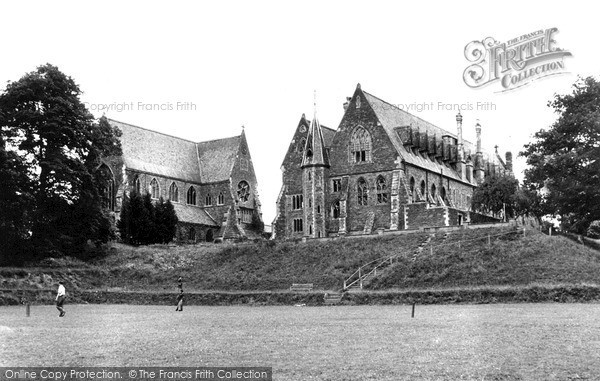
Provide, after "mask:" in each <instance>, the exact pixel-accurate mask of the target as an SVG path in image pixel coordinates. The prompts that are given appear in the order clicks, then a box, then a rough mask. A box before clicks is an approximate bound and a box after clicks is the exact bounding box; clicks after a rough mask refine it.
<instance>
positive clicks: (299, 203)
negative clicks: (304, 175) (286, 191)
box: [292, 194, 304, 210]
mask: <svg viewBox="0 0 600 381" xmlns="http://www.w3.org/2000/svg"><path fill="white" fill-rule="evenodd" d="M302 198H303V196H302V195H301V194H297V195H294V196H292V209H293V210H298V209H302V207H303V206H304V201H303V200H302Z"/></svg>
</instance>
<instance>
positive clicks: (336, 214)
mask: <svg viewBox="0 0 600 381" xmlns="http://www.w3.org/2000/svg"><path fill="white" fill-rule="evenodd" d="M331 215H332V217H333V218H340V200H336V201H335V202H334V203H333V205H331Z"/></svg>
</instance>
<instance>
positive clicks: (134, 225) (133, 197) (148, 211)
mask: <svg viewBox="0 0 600 381" xmlns="http://www.w3.org/2000/svg"><path fill="white" fill-rule="evenodd" d="M177 222H178V218H177V214H176V213H175V208H174V207H173V204H171V202H170V201H167V202H165V201H164V200H163V199H162V197H161V198H160V199H159V200H158V203H157V204H156V205H154V204H153V202H152V199H151V198H150V194H148V193H146V194H145V195H144V196H140V195H139V194H138V193H137V192H135V191H131V192H130V193H129V196H126V197H124V198H123V204H122V206H121V215H120V219H119V222H118V223H117V227H118V228H119V232H120V234H121V239H122V240H123V242H126V243H129V244H133V245H148V244H153V243H169V242H171V241H172V240H173V237H174V236H175V231H176V227H177Z"/></svg>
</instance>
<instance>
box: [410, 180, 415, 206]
mask: <svg viewBox="0 0 600 381" xmlns="http://www.w3.org/2000/svg"><path fill="white" fill-rule="evenodd" d="M410 197H411V201H412V202H415V178H414V177H412V176H411V178H410Z"/></svg>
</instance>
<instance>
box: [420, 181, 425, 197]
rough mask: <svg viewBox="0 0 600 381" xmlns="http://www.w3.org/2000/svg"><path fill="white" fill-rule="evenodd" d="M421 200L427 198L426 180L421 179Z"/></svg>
mask: <svg viewBox="0 0 600 381" xmlns="http://www.w3.org/2000/svg"><path fill="white" fill-rule="evenodd" d="M421 200H426V198H425V180H421Z"/></svg>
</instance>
